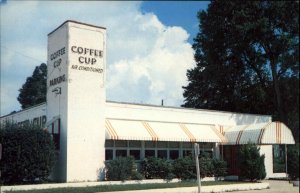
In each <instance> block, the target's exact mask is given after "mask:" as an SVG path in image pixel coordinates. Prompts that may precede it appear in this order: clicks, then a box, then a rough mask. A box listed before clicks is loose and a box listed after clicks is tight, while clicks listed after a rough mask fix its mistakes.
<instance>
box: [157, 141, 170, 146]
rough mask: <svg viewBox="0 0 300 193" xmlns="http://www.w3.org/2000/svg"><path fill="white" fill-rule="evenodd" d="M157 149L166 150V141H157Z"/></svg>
mask: <svg viewBox="0 0 300 193" xmlns="http://www.w3.org/2000/svg"><path fill="white" fill-rule="evenodd" d="M157 148H168V142H166V141H158V142H157Z"/></svg>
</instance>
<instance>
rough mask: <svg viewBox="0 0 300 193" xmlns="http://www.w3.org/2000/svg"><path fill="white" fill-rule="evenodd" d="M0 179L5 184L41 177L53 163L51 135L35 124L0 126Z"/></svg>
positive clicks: (53, 152)
mask: <svg viewBox="0 0 300 193" xmlns="http://www.w3.org/2000/svg"><path fill="white" fill-rule="evenodd" d="M0 143H1V144H2V149H3V150H2V159H1V164H0V170H1V181H2V182H4V183H6V184H12V183H13V184H15V183H22V182H24V181H26V182H33V181H35V180H45V179H47V177H48V176H49V174H50V172H51V171H52V169H53V167H54V164H55V159H56V156H55V146H54V143H53V141H52V139H51V135H50V134H49V133H48V132H47V131H46V130H42V129H40V128H39V127H38V126H34V125H30V124H25V125H22V126H21V125H17V124H12V123H6V124H5V125H4V124H3V125H1V129H0Z"/></svg>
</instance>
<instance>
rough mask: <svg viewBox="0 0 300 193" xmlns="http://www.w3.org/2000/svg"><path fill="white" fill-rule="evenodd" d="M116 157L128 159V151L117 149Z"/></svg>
mask: <svg viewBox="0 0 300 193" xmlns="http://www.w3.org/2000/svg"><path fill="white" fill-rule="evenodd" d="M116 157H127V150H123V149H117V150H116Z"/></svg>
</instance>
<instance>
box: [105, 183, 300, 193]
mask: <svg viewBox="0 0 300 193" xmlns="http://www.w3.org/2000/svg"><path fill="white" fill-rule="evenodd" d="M197 190H198V189H197V188H195V187H186V188H166V189H152V190H136V191H132V190H131V191H120V192H113V193H197V192H198V191H197ZM201 192H202V193H211V192H215V193H216V192H218V193H221V192H239V193H299V187H296V186H293V184H291V183H289V182H288V181H281V180H264V181H263V182H262V183H260V185H257V184H256V185H255V186H252V187H250V186H249V185H247V184H235V185H220V186H203V187H202V189H201ZM107 193H108V192H107Z"/></svg>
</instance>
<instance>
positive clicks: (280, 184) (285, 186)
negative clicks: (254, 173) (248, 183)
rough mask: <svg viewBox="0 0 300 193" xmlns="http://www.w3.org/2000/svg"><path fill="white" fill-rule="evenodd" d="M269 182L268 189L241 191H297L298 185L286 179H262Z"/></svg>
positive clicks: (294, 192) (268, 192)
mask: <svg viewBox="0 0 300 193" xmlns="http://www.w3.org/2000/svg"><path fill="white" fill-rule="evenodd" d="M264 182H268V183H269V184H270V188H269V189H264V190H251V191H243V193H299V187H297V186H293V184H290V183H289V182H288V181H282V180H264Z"/></svg>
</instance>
